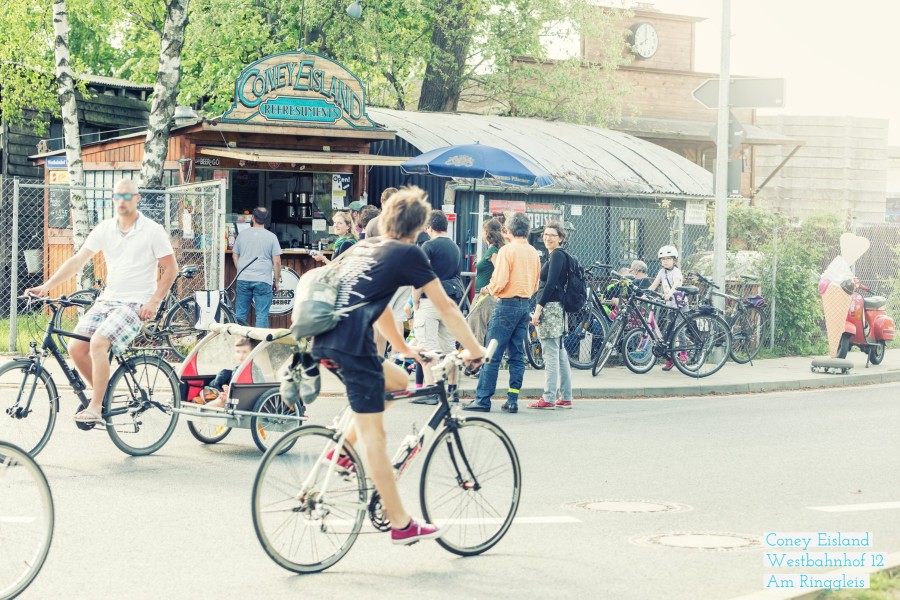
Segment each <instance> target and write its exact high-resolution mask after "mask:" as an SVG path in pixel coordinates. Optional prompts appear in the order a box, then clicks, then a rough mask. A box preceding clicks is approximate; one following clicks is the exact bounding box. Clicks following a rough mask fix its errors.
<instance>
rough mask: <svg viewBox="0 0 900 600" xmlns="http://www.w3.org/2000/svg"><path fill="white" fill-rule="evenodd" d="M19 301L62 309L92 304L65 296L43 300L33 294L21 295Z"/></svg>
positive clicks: (88, 301)
mask: <svg viewBox="0 0 900 600" xmlns="http://www.w3.org/2000/svg"><path fill="white" fill-rule="evenodd" d="M19 299H20V300H28V302H29V303H33V304H59V305H60V306H63V307H66V308H68V307H70V306H83V307H89V306H91V305H92V304H94V303H93V302H92V301H91V300H82V299H81V298H67V297H65V296H60V297H59V298H44V297H42V296H35V295H34V294H23V295H21V296H19Z"/></svg>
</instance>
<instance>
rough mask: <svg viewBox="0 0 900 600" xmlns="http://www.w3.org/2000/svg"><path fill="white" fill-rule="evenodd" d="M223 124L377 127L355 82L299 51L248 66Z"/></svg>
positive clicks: (331, 65)
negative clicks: (367, 111)
mask: <svg viewBox="0 0 900 600" xmlns="http://www.w3.org/2000/svg"><path fill="white" fill-rule="evenodd" d="M222 122H223V123H257V124H263V123H265V124H269V125H316V126H325V127H334V128H350V129H376V128H378V126H377V125H376V124H375V123H374V122H372V120H371V119H369V116H368V115H367V114H366V91H365V89H364V88H363V86H362V83H360V81H359V78H358V77H356V75H354V74H353V73H351V72H350V71H348V70H347V69H346V68H344V67H343V66H342V65H341V64H340V63H337V62H335V61H333V60H332V59H330V58H327V57H324V56H320V55H318V54H314V53H312V52H305V51H303V50H298V51H296V52H284V53H282V54H273V55H271V56H267V57H265V58H261V59H260V60H258V61H256V62H254V63H252V64H250V65H247V66H246V67H245V68H244V70H243V71H241V74H240V76H239V77H238V78H237V81H235V84H234V105H233V106H232V107H231V108H229V109H228V110H227V111H225V114H224V115H222Z"/></svg>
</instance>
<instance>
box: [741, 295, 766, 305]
mask: <svg viewBox="0 0 900 600" xmlns="http://www.w3.org/2000/svg"><path fill="white" fill-rule="evenodd" d="M744 303H745V304H749V305H750V306H755V307H756V308H765V306H766V299H765V298H763V297H762V296H747V297H746V298H744Z"/></svg>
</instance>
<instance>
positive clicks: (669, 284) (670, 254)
mask: <svg viewBox="0 0 900 600" xmlns="http://www.w3.org/2000/svg"><path fill="white" fill-rule="evenodd" d="M657 257H658V258H659V262H660V264H661V265H662V269H660V270H659V273H657V274H656V279H654V280H653V283H651V284H650V288H649V289H651V290H655V289H656V288H658V287H660V286H662V293H663V298H664V299H665V301H666V305H667V306H671V307H673V308H678V307H679V306H682V300H683V295H682V293H681V292H679V291H678V290H677V289H676V288H678V287H679V286H681V285H684V277H683V276H682V274H681V269H679V268H678V248H676V247H675V246H663V247H662V248H660V249H659V253H658V254H657ZM673 366H675V365H674V363H673V362H672V360H671V359H669V360H668V361H667V362H666V364H665V366H664V367H663V370H664V371H670V370H671V369H672V367H673Z"/></svg>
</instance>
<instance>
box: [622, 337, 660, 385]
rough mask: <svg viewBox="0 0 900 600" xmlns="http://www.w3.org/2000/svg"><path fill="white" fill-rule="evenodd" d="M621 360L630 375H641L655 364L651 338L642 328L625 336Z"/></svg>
mask: <svg viewBox="0 0 900 600" xmlns="http://www.w3.org/2000/svg"><path fill="white" fill-rule="evenodd" d="M622 358H624V359H625V366H626V367H628V370H629V371H631V372H632V373H637V374H638V375H643V374H644V373H647V372H648V371H650V369H652V368H653V365H655V364H656V355H655V354H653V338H651V337H650V334H648V333H647V332H646V331H645V330H644V328H643V327H641V328H640V329H632V330H631V331H629V332H628V333H627V334H626V335H625V341H623V342H622Z"/></svg>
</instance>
